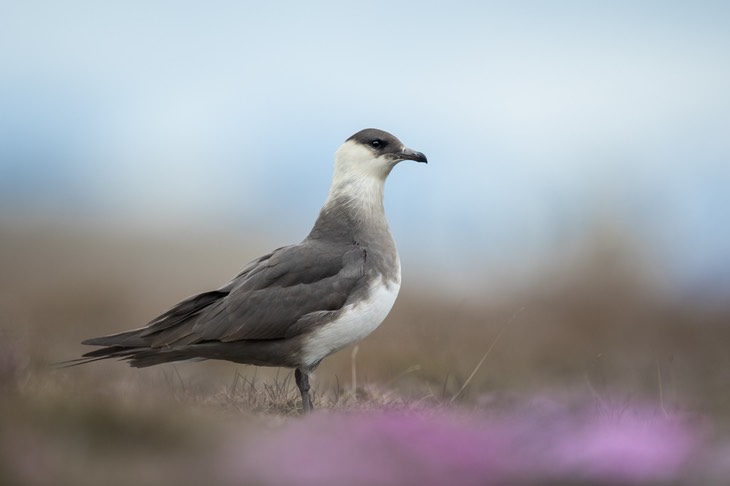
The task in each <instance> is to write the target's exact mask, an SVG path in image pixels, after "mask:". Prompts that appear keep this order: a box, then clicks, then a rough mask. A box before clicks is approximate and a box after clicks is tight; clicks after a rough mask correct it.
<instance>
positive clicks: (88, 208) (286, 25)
mask: <svg viewBox="0 0 730 486" xmlns="http://www.w3.org/2000/svg"><path fill="white" fill-rule="evenodd" d="M0 10H1V13H0V208H1V211H0V387H2V389H4V390H6V391H8V393H5V397H6V399H5V400H4V401H5V405H3V406H4V407H6V409H7V410H6V412H8V410H10V411H12V412H13V413H7V414H6V416H7V417H15V418H11V419H9V420H6V421H5V423H2V424H1V425H2V426H3V427H5V434H4V437H5V439H6V440H4V441H3V445H2V449H0V452H2V451H5V452H7V451H8V450H10V449H11V448H14V447H15V444H17V441H18V440H20V441H21V442H23V441H24V443H28V444H35V443H36V442H38V443H40V442H43V443H45V444H48V443H49V441H48V440H47V439H48V436H49V435H50V436H53V437H56V440H57V441H58V442H59V443H60V444H67V443H68V441H69V435H70V436H72V437H73V438H74V439H73V440H75V441H76V442H73V440H72V442H73V443H75V444H76V448H73V447H72V448H70V449H68V451H71V452H68V451H67V452H66V454H67V455H68V454H70V455H71V457H72V459H73V458H76V459H78V457H76V456H74V454H78V455H79V456H83V454H84V451H88V450H91V449H94V450H95V445H98V441H97V439H98V438H97V435H95V434H96V433H95V432H90V431H89V430H95V429H94V427H97V426H98V424H100V423H104V424H115V423H117V422H114V420H118V421H119V423H127V422H128V417H129V414H140V413H141V414H148V415H144V417H146V418H147V419H148V420H152V419H150V417H154V420H158V418H159V415H158V412H159V411H160V409H164V410H165V411H166V412H165V414H167V411H168V410H169V409H170V407H174V408H175V410H177V411H178V412H179V413H181V414H183V415H184V414H185V413H190V412H185V410H188V409H189V408H190V406H191V405H190V403H191V402H193V403H196V404H201V405H202V406H201V407H200V409H201V410H208V411H209V409H210V408H211V401H212V402H213V403H214V406H212V408H215V409H219V408H222V409H224V410H227V411H230V410H231V409H235V410H237V411H241V410H244V411H246V410H250V409H252V408H253V409H257V410H258V409H260V408H261V407H263V408H264V409H268V408H267V407H271V406H273V405H272V404H271V403H273V402H277V401H281V400H282V396H280V395H276V394H274V395H275V396H274V398H273V400H269V401H268V402H266V398H264V399H262V400H263V402H265V403H267V404H268V405H266V404H265V405H262V403H261V402H257V401H256V400H253V401H252V402H246V400H247V398H246V397H245V396H243V397H242V396H240V390H241V388H240V387H238V388H237V386H236V383H238V382H239V381H240V380H239V378H240V377H246V378H244V381H245V380H254V382H256V381H255V380H260V381H259V382H260V383H266V382H267V380H269V381H271V380H273V381H274V382H276V383H282V381H285V380H287V379H289V378H286V377H287V376H288V375H286V371H278V372H277V370H256V369H254V368H250V367H240V366H235V365H228V364H216V363H207V364H196V365H187V364H184V365H179V366H175V367H162V368H154V369H150V370H143V371H138V370H132V369H128V368H127V367H126V366H124V365H122V364H119V363H97V364H95V365H91V366H86V367H82V368H73V369H64V370H58V369H53V368H51V367H50V366H49V365H50V364H51V363H54V362H58V361H63V360H65V359H72V358H75V357H77V356H78V355H79V354H80V353H82V352H83V351H84V350H85V349H84V347H83V346H81V345H80V344H79V342H80V341H81V340H82V339H84V338H87V337H92V336H97V335H102V334H107V333H111V332H117V331H121V330H125V329H128V328H132V327H139V326H141V325H143V324H144V323H146V322H147V321H149V320H150V319H151V318H152V317H154V316H156V315H157V314H159V313H160V312H162V311H164V310H165V309H166V308H168V307H169V306H171V305H173V304H174V303H176V302H177V301H179V300H181V299H182V298H184V297H186V296H188V295H190V294H193V293H197V292H200V291H203V290H207V289H209V288H211V287H217V286H219V285H220V284H222V283H224V282H225V281H227V279H229V278H230V277H232V276H233V275H235V274H236V273H237V272H238V270H239V269H241V268H242V267H243V266H244V264H245V263H246V262H248V261H249V260H251V259H253V258H255V257H257V256H259V255H261V254H263V253H265V252H267V251H269V250H271V249H272V248H274V247H277V246H282V245H285V244H289V243H294V242H297V241H299V240H301V239H302V238H303V237H304V236H305V235H306V234H307V232H308V231H309V229H310V227H311V225H312V223H313V222H314V219H315V217H316V215H317V212H318V210H319V208H320V206H321V204H322V203H323V202H324V199H325V197H326V194H327V190H328V187H329V181H330V175H331V168H332V167H331V166H332V158H333V154H334V151H335V150H336V148H337V147H338V146H339V144H340V143H342V142H343V141H344V140H345V139H346V138H347V137H349V136H350V135H352V134H353V133H355V132H356V131H358V130H360V129H362V128H366V127H377V128H381V129H385V130H388V131H390V132H392V133H394V134H395V135H396V136H398V137H399V138H400V139H401V140H402V141H403V142H404V143H405V144H406V145H408V146H409V147H411V148H414V149H417V150H419V151H422V152H424V153H426V154H427V156H428V158H429V164H428V165H427V166H424V165H419V164H408V163H403V164H401V165H399V166H398V167H397V168H396V169H395V170H394V171H393V173H392V174H391V176H390V178H389V180H388V183H387V185H386V212H387V214H388V217H389V220H390V224H391V227H392V230H393V233H394V236H395V238H396V241H397V243H398V246H399V250H400V253H401V260H402V266H403V274H404V276H403V286H402V290H401V296H400V298H399V301H398V302H397V304H396V307H395V308H394V310H393V312H392V313H391V316H390V317H389V318H388V320H386V322H385V324H384V325H383V326H381V328H379V329H378V330H377V331H376V332H375V333H374V334H373V335H372V336H371V337H370V338H368V339H367V340H366V341H364V342H363V343H362V344H361V345H360V347H359V348H358V352H357V355H356V356H355V357H354V358H353V354H352V353H351V350H346V351H342V352H340V353H338V354H337V355H334V356H332V357H331V358H329V359H328V360H326V361H325V362H324V364H323V365H322V367H320V369H319V371H318V373H317V378H316V387H317V390H318V395H319V399H320V400H321V403H322V405H323V406H325V407H326V406H334V407H338V406H341V405H342V396H343V394H346V392H347V390H350V389H351V388H353V387H356V390H355V392H356V393H355V394H354V399H358V397H359V401H358V400H355V401H356V402H357V403H367V402H375V403H381V402H388V403H389V402H390V401H392V400H396V401H398V400H425V401H431V400H433V401H435V402H438V403H442V402H447V403H462V404H465V405H466V406H481V407H489V406H494V403H499V404H503V403H506V402H505V401H507V402H509V400H512V399H513V398H510V397H512V396H513V395H514V394H518V395H519V394H520V393H536V392H542V391H545V390H548V391H550V392H552V393H555V392H556V391H557V390H561V391H565V392H567V393H579V394H585V395H587V396H590V397H592V399H593V400H596V403H600V404H601V406H607V405H606V404H607V403H614V404H615V403H619V404H620V403H625V402H631V401H633V400H650V401H652V402H653V403H656V404H657V406H658V407H659V408H661V409H662V410H663V411H664V413H670V412H677V411H681V412H682V413H693V414H694V413H697V414H707V415H708V416H711V417H713V418H714V419H716V420H717V421H718V423H720V424H724V425H722V427H724V428H727V425H728V424H729V423H730V420H728V419H729V418H730V398H729V395H728V394H727V388H728V384H729V383H730V358H729V357H728V356H729V355H728V353H727V349H726V348H727V343H728V342H730V327H729V324H730V225H729V224H728V222H727V220H728V216H730V136H729V135H730V117H729V116H728V113H730V89H728V86H730V57H729V56H728V52H730V30H728V29H727V25H728V22H729V21H730V7H729V6H728V5H727V4H726V3H725V2H715V1H700V2H640V3H637V2H624V1H616V2H611V3H610V4H605V5H598V4H596V3H586V2H573V1H561V2H529V1H528V2H509V3H508V4H504V3H498V2H466V1H456V2H448V3H445V2H431V1H425V2H420V3H418V4H417V5H415V4H412V3H405V2H401V3H394V2H380V1H371V2H367V3H363V2H313V3H312V2H308V3H301V2H269V3H262V2H257V3H253V2H225V1H213V2H205V3H198V2H136V1H130V2H116V3H110V2H84V1H69V2H49V1H24V2H5V3H4V4H3V6H2V8H1V9H0ZM485 357H486V358H485ZM482 358H485V359H484V360H482ZM276 373H280V374H279V375H278V378H277V375H276ZM252 376H253V377H255V378H252ZM353 381H354V382H355V383H353ZM247 383H251V382H249V381H247ZM285 384H286V385H287V386H290V385H291V384H290V383H288V382H287V383H285ZM260 386H263V385H260ZM285 388H286V387H285ZM264 391H266V390H264ZM268 391H271V390H268ZM264 395H266V394H265V393H264ZM270 395H271V393H269V395H268V396H269V398H271V396H270ZM393 396H395V397H396V398H393ZM7 397H12V398H7ZM141 397H144V398H141ZM221 397H223V398H221ZM295 398H296V394H294V395H291V394H290V395H289V396H288V398H286V400H289V402H288V403H290V404H291V406H292V407H293V403H294V402H295ZM348 403H349V404H350V405H352V403H350V402H348ZM251 404H253V405H251ZM249 405H251V406H249ZM342 406H344V405H342ZM193 408H195V407H193ZM140 410H147V411H149V412H140ZM196 410H197V412H194V413H201V412H200V410H198V409H197V408H196ZM289 412H291V410H289V411H288V412H287V411H286V410H285V411H284V413H289ZM17 417H20V418H17ZM88 417H92V418H93V420H92V419H88ZM110 417H111V418H110ZM134 417H137V415H134ZM90 420H91V421H90ZM11 423H13V424H14V425H13V427H11ZM143 423H146V422H144V421H143ZM18 424H20V425H18ZM31 424H41V426H40V427H41V429H38V430H37V429H36V425H31ZM43 424H55V425H53V427H50V428H49V429H48V430H50V432H48V431H46V430H45V429H43ZM59 424H70V425H66V426H64V425H59ZM123 428H124V427H122V426H119V428H116V429H115V428H113V427H112V428H111V429H104V430H105V431H107V430H112V432H114V433H117V432H119V430H121V429H123ZM172 428H174V427H172ZM143 429H144V428H143ZM145 433H146V432H144V431H138V432H137V431H134V430H133V431H132V432H127V434H129V435H127V436H125V437H127V438H128V439H129V441H130V443H137V442H138V440H147V439H148V437H147V435H145ZM54 434H55V435H54ZM9 437H10V438H12V441H11V439H8V438H9ZM174 437H177V436H174ZM19 438H20V439H19ZM99 440H101V439H99ZM51 443H53V441H51ZM11 444H13V445H12V447H11ZM79 444H82V445H79ZM47 447H50V449H49V452H48V453H47V454H46V456H44V457H41V459H39V460H40V461H41V463H43V461H45V463H49V464H52V465H55V464H56V462H54V461H55V459H53V457H55V455H56V454H58V449H57V448H53V447H51V446H47ZM61 448H62V447H61ZM73 451H76V452H73ZM79 451H81V452H79ZM113 451H116V449H114V450H113ZM116 452H118V451H116ZM116 452H115V453H116ZM39 454H40V453H39ZM8 457H10V456H8ZM109 460H110V461H111V459H109ZM82 462H83V461H82ZM8 464H11V465H10V466H9V465H8ZM3 465H4V466H5V467H6V468H9V469H8V470H9V471H11V472H10V473H7V474H8V476H7V477H9V478H24V479H26V480H27V481H29V482H34V481H35V482H38V483H42V482H43V481H44V477H43V476H42V475H41V476H38V477H36V476H33V474H34V473H33V472H32V470H33V468H32V467H30V466H28V467H26V466H18V465H17V461H15V460H14V459H6V460H5V464H3V463H2V462H0V466H3ZM87 465H88V464H87ZM102 465H103V462H102ZM24 467H25V469H23V468H24ZM59 468H60V466H59ZM26 469H27V470H28V471H31V472H30V473H28V472H27V471H26ZM60 469H62V470H63V471H65V472H64V474H65V476H63V477H68V478H71V479H69V481H70V484H74V483H75V484H79V483H78V482H77V481H78V480H79V477H78V476H77V475H75V474H76V473H75V472H74V471H76V470H74V469H68V468H65V469H64V468H60ZM101 470H102V467H101V466H99V471H101ZM18 471H20V472H18ZM86 471H87V472H88V469H87V470H86ZM28 474H30V476H29V475H28ZM99 474H101V472H100V473H99ZM2 477H3V476H1V475H0V478H2ZM29 478H30V479H29ZM87 479H89V478H87ZM89 483H91V479H89Z"/></svg>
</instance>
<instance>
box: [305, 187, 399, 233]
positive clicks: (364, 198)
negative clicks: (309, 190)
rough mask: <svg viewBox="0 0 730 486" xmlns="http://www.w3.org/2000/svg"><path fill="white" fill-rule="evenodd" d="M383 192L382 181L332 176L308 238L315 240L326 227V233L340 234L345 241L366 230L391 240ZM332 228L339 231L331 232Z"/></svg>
mask: <svg viewBox="0 0 730 486" xmlns="http://www.w3.org/2000/svg"><path fill="white" fill-rule="evenodd" d="M383 192H384V180H379V179H378V178H374V177H367V178H337V177H335V179H334V180H333V181H332V186H331V187H330V191H329V195H328V197H327V201H326V202H325V203H324V206H323V207H322V210H321V211H320V213H319V218H317V222H316V223H315V225H314V228H313V229H312V234H311V235H310V236H313V237H316V235H317V234H318V233H319V229H320V228H322V227H325V226H326V227H327V228H328V229H329V231H328V233H329V234H333V233H335V234H339V235H341V236H343V237H346V238H348V239H349V238H352V237H355V235H356V234H362V233H364V232H366V231H367V232H369V233H372V232H373V231H375V234H381V235H387V237H390V229H389V227H388V222H387V220H386V219H385V211H384V208H383ZM333 228H339V229H340V231H335V232H332V229H333Z"/></svg>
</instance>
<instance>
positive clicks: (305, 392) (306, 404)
mask: <svg viewBox="0 0 730 486" xmlns="http://www.w3.org/2000/svg"><path fill="white" fill-rule="evenodd" d="M294 380H295V381H296V382H297V386H298V387H299V393H301V394H302V413H307V412H311V411H312V409H313V408H314V406H313V405H312V399H311V398H310V397H309V375H308V374H307V373H305V372H303V371H302V370H301V369H300V368H297V369H296V370H295V371H294Z"/></svg>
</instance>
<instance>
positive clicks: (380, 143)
mask: <svg viewBox="0 0 730 486" xmlns="http://www.w3.org/2000/svg"><path fill="white" fill-rule="evenodd" d="M370 146H371V147H373V148H381V147H385V142H383V141H382V140H380V139H379V138H376V139H375V140H373V141H372V142H370Z"/></svg>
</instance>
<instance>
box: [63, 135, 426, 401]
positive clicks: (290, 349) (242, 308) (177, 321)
mask: <svg viewBox="0 0 730 486" xmlns="http://www.w3.org/2000/svg"><path fill="white" fill-rule="evenodd" d="M406 160H410V161H416V162H423V163H427V162H428V160H427V158H426V156H425V155H424V154H423V153H421V152H418V151H416V150H412V149H410V148H408V147H406V146H405V145H404V144H403V143H402V142H401V141H400V140H398V138H396V137H395V136H393V135H391V134H390V133H388V132H385V131H383V130H379V129H375V128H366V129H364V130H361V131H359V132H357V133H355V134H354V135H352V136H351V137H350V138H348V139H347V140H346V141H345V142H344V143H343V144H342V145H341V146H340V147H339V148H338V149H337V151H336V152H335V158H334V169H333V174H332V183H331V185H330V189H329V192H328V195H327V199H326V201H325V203H324V205H323V206H322V209H321V210H320V212H319V215H318V217H317V219H316V221H315V223H314V226H313V228H312V230H311V231H310V233H309V234H308V235H307V236H306V238H304V240H302V241H301V242H300V243H298V244H293V245H289V246H283V247H280V248H277V249H275V250H273V251H272V252H270V253H267V254H265V255H263V256H261V257H259V258H257V259H255V260H253V261H251V262H250V263H248V264H247V265H246V266H245V267H244V268H243V270H241V271H240V273H238V274H237V275H236V276H235V277H234V278H233V279H231V280H230V281H229V282H228V283H226V284H225V285H223V286H222V287H220V288H218V289H216V290H211V291H207V292H203V293H199V294H197V295H193V296H191V297H188V298H187V299H185V300H183V301H181V302H179V303H178V304H176V305H175V306H173V307H172V308H170V309H169V310H167V311H166V312H164V313H163V314H161V315H160V316H158V317H156V318H154V319H152V320H151V321H150V322H149V323H147V325H145V326H144V327H141V328H137V329H133V330H129V331H124V332H119V333H116V334H111V335H106V336H101V337H96V338H92V339H86V340H84V341H82V344H85V345H92V346H101V348H100V349H96V350H93V351H89V352H87V353H85V354H83V355H82V357H81V358H79V359H76V360H72V361H74V362H75V363H74V364H83V363H89V362H92V361H97V360H104V359H113V358H116V359H119V360H123V361H127V362H128V364H129V365H130V366H132V367H136V368H144V367H148V366H153V365H158V364H162V363H169V362H176V361H184V360H210V359H215V360H225V361H232V362H235V363H241V364H247V365H257V366H274V367H286V368H293V369H294V378H295V382H296V385H297V387H298V389H299V392H300V395H301V402H302V407H301V412H302V413H306V412H310V411H311V410H313V403H312V398H311V395H310V385H309V378H310V375H311V373H312V372H313V371H314V370H315V369H316V368H317V366H318V365H319V364H320V362H321V361H322V360H323V359H324V358H325V357H327V356H329V355H330V354H332V353H335V352H337V351H339V350H341V349H343V348H345V347H347V346H350V345H353V344H356V343H358V342H360V341H361V340H362V339H364V338H365V337H366V336H367V335H368V334H370V333H371V332H372V331H373V330H375V329H376V328H377V327H378V326H379V325H380V324H381V323H382V322H383V320H385V318H386V316H387V315H388V313H389V312H390V310H391V308H392V307H393V304H394V303H395V300H396V297H397V295H398V292H399V290H400V285H401V265H400V257H399V255H398V251H397V249H396V245H395V242H394V241H393V236H392V234H391V231H390V227H389V225H388V221H387V219H386V217H385V211H384V206H383V195H384V185H385V181H386V178H387V177H388V175H389V174H390V172H391V170H392V169H393V168H394V167H395V166H396V165H397V164H398V163H399V162H402V161H406Z"/></svg>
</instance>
